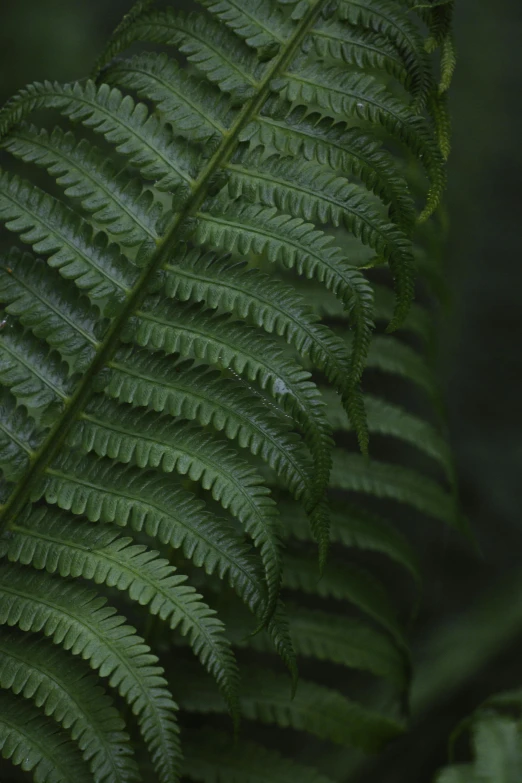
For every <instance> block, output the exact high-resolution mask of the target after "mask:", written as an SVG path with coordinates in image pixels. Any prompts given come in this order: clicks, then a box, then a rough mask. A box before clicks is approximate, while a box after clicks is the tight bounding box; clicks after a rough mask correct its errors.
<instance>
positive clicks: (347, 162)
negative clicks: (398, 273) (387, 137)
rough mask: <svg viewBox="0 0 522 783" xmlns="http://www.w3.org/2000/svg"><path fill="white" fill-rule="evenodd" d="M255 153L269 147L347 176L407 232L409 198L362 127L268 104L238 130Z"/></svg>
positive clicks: (383, 153) (410, 214)
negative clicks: (349, 125) (377, 201)
mask: <svg viewBox="0 0 522 783" xmlns="http://www.w3.org/2000/svg"><path fill="white" fill-rule="evenodd" d="M242 140H243V141H245V142H247V141H248V142H249V144H250V147H251V148H252V149H255V148H256V147H257V146H259V145H262V146H263V147H265V148H270V147H274V148H275V149H276V150H277V151H278V152H279V153H281V154H282V155H287V156H289V155H291V156H294V155H298V154H301V155H303V156H304V157H305V159H306V160H308V161H316V162H317V163H320V164H321V165H323V166H328V167H329V168H331V169H332V170H333V171H343V172H345V174H349V173H350V174H352V175H353V176H355V177H357V178H358V179H360V180H361V182H362V183H363V184H364V185H365V186H366V187H367V188H368V189H369V190H370V191H371V192H372V193H374V194H375V195H376V196H378V197H379V198H380V199H381V200H382V201H383V203H384V204H386V205H388V204H389V205H390V206H391V210H390V211H391V214H390V217H391V218H392V219H393V220H394V221H396V222H397V224H398V225H399V226H400V227H401V228H403V229H404V230H405V231H407V232H410V231H411V229H412V226H413V224H414V221H415V210H414V205H413V200H412V199H411V196H409V194H408V192H407V186H406V183H405V181H404V179H403V178H402V177H401V175H400V172H399V170H398V168H397V165H396V162H395V161H394V159H393V157H392V156H391V155H390V154H389V153H388V152H387V151H386V150H385V149H384V148H381V145H380V143H379V142H378V141H377V140H376V139H374V138H372V137H371V136H369V135H368V134H367V133H364V132H363V131H362V129H361V128H357V127H355V128H346V127H345V125H344V124H342V123H336V122H334V121H333V120H330V119H328V118H323V117H321V115H320V114H317V113H311V114H310V112H308V111H306V110H304V109H302V108H294V109H291V108H290V106H287V107H286V109H285V107H284V105H281V104H277V103H276V104H275V105H273V106H271V105H270V104H268V107H267V109H266V110H265V112H264V113H263V114H262V115H261V116H260V117H258V118H257V120H256V121H255V122H252V123H251V124H250V125H248V126H247V127H246V128H245V130H244V131H243V132H242Z"/></svg>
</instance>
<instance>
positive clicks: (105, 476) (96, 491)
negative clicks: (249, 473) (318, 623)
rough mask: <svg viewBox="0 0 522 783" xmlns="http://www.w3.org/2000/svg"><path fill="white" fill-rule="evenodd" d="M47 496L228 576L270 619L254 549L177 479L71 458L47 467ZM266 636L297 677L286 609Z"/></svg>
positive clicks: (37, 494) (254, 608) (249, 602)
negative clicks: (167, 546)
mask: <svg viewBox="0 0 522 783" xmlns="http://www.w3.org/2000/svg"><path fill="white" fill-rule="evenodd" d="M42 495H43V496H45V499H46V501H47V502H48V503H51V504H56V505H58V506H59V507H60V508H62V509H64V510H67V511H69V510H70V511H72V512H73V513H75V514H85V516H86V517H87V518H88V519H89V520H90V521H91V522H103V523H114V524H117V525H119V526H129V527H130V528H131V529H132V530H134V531H136V532H137V533H139V532H141V531H143V532H145V533H146V534H147V535H148V536H150V537H152V538H157V539H158V540H159V541H160V542H161V543H162V544H168V545H169V546H171V547H173V548H174V549H179V548H181V550H182V552H183V554H184V556H185V557H186V558H187V559H190V560H191V561H192V562H193V563H194V565H195V566H198V567H202V568H204V569H205V571H206V573H207V574H209V575H210V574H213V573H217V575H218V576H219V577H220V578H221V579H223V578H225V577H226V578H227V579H228V581H229V583H230V585H231V586H232V587H233V589H234V590H235V591H236V593H237V595H238V596H239V597H240V598H241V600H242V601H244V603H245V604H246V605H247V606H248V607H249V608H250V610H251V611H252V612H253V613H254V614H255V616H256V617H257V618H258V619H259V620H260V621H261V620H263V621H264V619H265V618H266V614H267V607H266V591H265V585H264V583H263V581H262V579H261V576H260V574H259V573H258V569H257V566H256V563H255V562H254V560H253V559H252V556H251V553H250V551H249V548H248V547H247V546H245V544H244V543H243V541H242V540H241V539H240V538H239V537H238V535H237V533H236V531H235V529H234V528H233V527H232V526H231V525H230V524H229V523H228V522H227V520H223V519H219V518H218V517H216V516H215V515H211V514H209V513H208V511H206V510H205V508H204V504H203V503H202V502H201V501H198V500H196V498H195V497H194V496H193V495H191V494H190V493H188V492H186V491H185V490H183V489H181V487H179V486H177V485H176V484H174V483H173V482H172V480H167V479H166V478H165V479H164V478H162V477H161V476H158V475H157V474H154V473H144V472H143V471H141V470H137V469H132V468H130V469H129V468H127V469H126V470H124V471H121V470H115V469H114V466H112V465H111V464H110V463H108V462H100V461H98V460H93V459H92V458H78V457H77V458H75V459H73V458H72V455H67V456H66V458H65V459H63V460H62V462H61V463H60V462H58V463H56V464H55V465H53V468H52V469H48V470H47V475H46V477H45V480H44V482H43V484H42V486H41V487H40V488H38V490H36V491H35V498H36V497H42ZM267 631H268V633H269V634H270V637H271V639H272V641H273V644H274V648H275V650H276V651H277V652H278V654H279V655H280V656H281V659H282V660H283V661H284V663H285V664H286V665H287V666H288V668H289V670H290V672H291V673H292V676H293V677H294V678H295V676H296V663H295V655H294V652H293V649H292V644H291V640H290V637H289V634H288V622H287V620H286V618H285V615H284V612H283V610H282V607H281V606H280V605H277V606H276V608H275V610H274V612H273V615H272V617H271V619H270V621H269V622H268V625H267Z"/></svg>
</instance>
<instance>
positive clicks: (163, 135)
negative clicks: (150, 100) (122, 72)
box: [0, 82, 194, 195]
mask: <svg viewBox="0 0 522 783" xmlns="http://www.w3.org/2000/svg"><path fill="white" fill-rule="evenodd" d="M40 108H46V109H56V110H57V111H59V112H60V113H61V114H63V115H64V116H66V117H68V118H70V119H71V120H74V121H79V122H81V123H83V124H84V125H86V126H87V127H88V128H92V130H93V131H94V132H95V133H101V134H103V135H104V136H105V138H106V139H107V141H108V142H111V143H113V144H114V145H115V147H116V150H117V151H118V152H120V153H121V154H122V155H125V156H126V157H127V160H128V161H129V162H130V163H133V164H135V165H136V167H137V168H138V169H139V170H140V171H141V173H142V174H143V176H144V177H145V178H147V179H149V180H153V181H154V184H155V186H156V187H157V188H158V189H159V190H177V191H178V192H179V194H180V195H183V194H186V193H187V192H189V191H190V188H191V186H192V183H193V179H192V176H191V170H192V168H193V165H194V164H193V162H192V161H191V160H190V159H187V154H188V153H187V151H186V150H184V149H183V148H181V147H180V145H178V144H176V143H175V141H174V140H173V139H172V137H171V135H170V134H168V133H167V132H166V130H165V128H164V126H162V124H161V123H160V121H159V120H158V119H157V118H156V117H155V116H154V115H149V112H148V109H147V107H146V106H145V105H144V104H143V103H135V102H134V101H133V99H132V98H131V97H130V96H129V95H127V96H125V97H124V96H123V95H122V93H121V92H120V91H119V90H118V89H116V88H112V89H111V88H110V87H109V85H107V84H102V85H101V87H99V88H97V87H96V85H95V84H94V83H93V82H87V83H86V84H85V85H80V84H74V85H65V86H62V85H60V84H57V83H55V84H52V83H51V82H45V83H44V84H38V83H35V84H31V85H29V87H27V88H26V89H25V90H22V91H21V92H20V93H18V95H17V96H15V97H14V98H13V99H12V100H11V101H10V102H9V103H8V104H6V106H5V107H4V109H3V110H2V113H0V139H3V138H4V136H6V135H7V134H8V133H10V131H11V129H12V128H13V126H14V125H16V124H18V123H19V122H20V121H21V120H23V119H25V117H26V116H27V115H28V114H30V113H31V112H32V111H34V110H35V109H40Z"/></svg>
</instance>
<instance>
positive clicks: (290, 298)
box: [165, 250, 348, 389]
mask: <svg viewBox="0 0 522 783" xmlns="http://www.w3.org/2000/svg"><path fill="white" fill-rule="evenodd" d="M167 270H168V277H167V279H166V283H165V289H166V292H167V294H168V296H170V297H172V298H173V299H179V300H181V301H183V302H184V301H193V302H205V304H206V305H207V306H208V307H212V308H213V309H217V308H220V309H223V310H226V311H228V312H232V313H235V314H236V315H237V316H238V317H239V318H242V319H244V320H245V321H249V322H251V323H253V324H254V325H255V326H258V327H260V328H262V329H264V330H265V331H266V332H268V334H274V333H275V334H277V335H278V336H280V337H284V338H285V339H286V341H287V342H288V343H289V344H290V345H292V346H293V347H294V348H295V349H296V350H297V351H299V353H300V355H301V356H302V357H303V358H307V357H309V358H310V359H311V361H312V362H314V364H315V365H316V366H317V367H318V368H319V369H321V370H323V371H324V372H325V373H326V375H327V378H328V380H329V381H331V383H333V384H334V385H335V386H336V388H338V389H341V388H343V384H344V383H345V382H346V374H347V371H348V367H347V361H348V355H347V352H346V347H345V345H344V344H343V343H342V341H340V340H339V339H338V338H337V337H336V336H335V335H334V334H332V333H330V332H329V330H327V329H325V328H324V327H323V326H321V325H320V324H319V323H318V320H319V319H318V317H317V316H315V315H314V314H313V313H312V310H311V308H310V307H309V306H307V305H306V304H305V303H304V301H303V300H302V298H301V297H300V296H299V294H297V293H296V291H295V289H294V287H293V286H291V285H285V284H284V283H283V282H282V281H280V280H273V279H272V278H271V277H269V276H268V275H266V274H264V273H263V272H261V271H260V270H259V269H256V268H252V267H248V266H247V265H246V264H245V263H241V262H237V263H231V262H230V260H229V258H228V257H224V258H216V257H215V256H213V255H212V254H203V253H200V252H199V251H197V250H190V251H188V252H187V253H186V254H184V255H183V256H182V257H180V258H178V259H176V263H175V264H172V265H169V266H168V267H167ZM343 312H344V311H343Z"/></svg>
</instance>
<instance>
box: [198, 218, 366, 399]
mask: <svg viewBox="0 0 522 783" xmlns="http://www.w3.org/2000/svg"><path fill="white" fill-rule="evenodd" d="M199 217H200V222H199V224H198V227H197V230H196V235H195V239H196V241H198V242H199V243H200V244H205V245H208V244H210V245H211V247H212V248H214V249H216V250H220V251H230V250H236V251H237V252H238V253H241V254H245V253H250V252H254V253H257V254H261V253H265V254H266V256H267V258H268V260H269V261H271V262H273V263H279V264H281V265H283V266H286V267H288V268H290V269H292V268H295V269H296V271H297V272H298V273H299V274H300V275H306V277H308V278H311V277H314V278H315V279H316V280H317V281H318V282H321V283H324V284H325V286H326V287H327V288H328V289H329V290H331V291H332V292H333V293H334V294H335V295H336V296H337V297H338V298H339V299H340V301H342V302H343V304H344V305H345V308H346V310H347V312H348V314H349V315H351V316H352V318H353V322H354V333H355V338H354V346H353V355H352V360H351V376H350V382H351V383H353V384H356V383H357V381H358V379H359V378H360V377H361V374H362V370H363V367H364V363H365V357H366V353H367V350H368V344H369V341H370V335H371V330H372V327H373V321H372V315H373V313H372V295H371V289H369V288H368V284H367V283H366V281H365V280H364V278H363V277H362V275H361V273H360V272H359V271H358V270H357V269H355V268H354V267H352V266H351V265H350V264H348V263H347V262H346V260H345V258H344V256H343V253H342V252H341V251H340V249H339V248H337V247H335V246H332V245H331V238H329V237H327V236H326V235H325V234H324V233H323V232H321V231H317V230H315V229H314V227H313V225H312V224H310V223H305V222H304V221H303V220H301V219H300V218H292V217H291V216H289V215H285V214H279V213H278V212H277V210H276V209H272V208H269V207H267V208H264V207H259V206H249V205H244V206H243V205H242V206H240V207H239V208H238V207H236V208H232V207H231V206H229V207H228V208H227V207H225V208H224V209H223V206H222V203H220V202H217V203H216V204H215V205H212V211H210V212H205V213H200V215H199Z"/></svg>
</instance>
